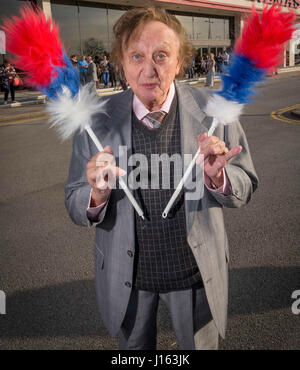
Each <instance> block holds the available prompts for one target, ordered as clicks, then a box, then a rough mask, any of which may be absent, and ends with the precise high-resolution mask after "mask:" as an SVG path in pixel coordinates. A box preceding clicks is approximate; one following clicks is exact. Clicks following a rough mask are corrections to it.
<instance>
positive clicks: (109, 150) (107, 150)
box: [103, 145, 113, 154]
mask: <svg viewBox="0 0 300 370" xmlns="http://www.w3.org/2000/svg"><path fill="white" fill-rule="evenodd" d="M103 151H104V152H105V153H109V154H113V151H112V148H111V147H110V146H109V145H106V146H105V147H104V149H103Z"/></svg>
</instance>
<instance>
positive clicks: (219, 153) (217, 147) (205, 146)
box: [198, 133, 242, 188]
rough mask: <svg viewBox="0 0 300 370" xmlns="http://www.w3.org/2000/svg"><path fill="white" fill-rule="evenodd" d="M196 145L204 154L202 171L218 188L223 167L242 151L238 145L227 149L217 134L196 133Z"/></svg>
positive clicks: (221, 180)
mask: <svg viewBox="0 0 300 370" xmlns="http://www.w3.org/2000/svg"><path fill="white" fill-rule="evenodd" d="M198 146H199V147H200V149H201V154H203V155H204V173H205V174H206V176H208V177H209V178H210V181H211V182H212V183H213V184H214V185H215V186H216V187H217V188H219V187H220V186H222V185H223V169H224V167H225V166H226V165H227V163H228V162H229V161H230V159H232V158H233V157H236V156H237V155H239V154H240V152H241V151H242V147H241V146H240V145H238V146H235V147H234V148H232V149H231V150H229V149H228V148H227V147H226V145H225V143H224V141H222V140H220V139H219V138H218V137H217V136H210V137H208V136H207V133H204V134H201V135H198Z"/></svg>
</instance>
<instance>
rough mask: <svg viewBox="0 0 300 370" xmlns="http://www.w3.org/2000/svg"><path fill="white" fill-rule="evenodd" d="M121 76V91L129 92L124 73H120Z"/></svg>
mask: <svg viewBox="0 0 300 370" xmlns="http://www.w3.org/2000/svg"><path fill="white" fill-rule="evenodd" d="M118 75H119V81H120V90H121V89H122V90H123V91H125V90H127V88H128V87H127V81H126V78H125V77H124V75H123V73H122V71H119V72H118Z"/></svg>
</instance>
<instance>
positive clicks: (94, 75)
mask: <svg viewBox="0 0 300 370" xmlns="http://www.w3.org/2000/svg"><path fill="white" fill-rule="evenodd" d="M70 60H71V63H72V64H73V66H74V67H76V68H78V70H79V77H80V83H81V84H82V85H85V84H86V83H91V82H93V83H94V84H95V88H96V89H98V88H100V86H101V85H102V84H103V85H104V88H109V87H111V88H113V89H114V90H118V89H122V90H127V83H126V81H125V79H124V77H123V76H122V74H121V73H118V71H116V68H115V65H114V62H113V61H111V60H110V59H109V55H106V54H104V55H103V57H102V59H100V57H99V56H95V57H94V58H92V57H91V56H88V57H87V58H86V57H85V56H84V55H82V56H81V57H80V58H79V60H78V58H77V56H76V55H71V57H70ZM117 80H119V84H120V87H119V88H118V87H117Z"/></svg>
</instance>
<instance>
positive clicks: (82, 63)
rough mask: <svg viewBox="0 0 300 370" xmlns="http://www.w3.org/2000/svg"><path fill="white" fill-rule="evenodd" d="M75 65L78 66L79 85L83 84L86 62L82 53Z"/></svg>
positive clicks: (86, 67)
mask: <svg viewBox="0 0 300 370" xmlns="http://www.w3.org/2000/svg"><path fill="white" fill-rule="evenodd" d="M77 66H78V68H79V78H80V83H81V85H84V84H85V75H86V71H87V69H88V62H87V61H86V60H85V56H84V55H82V56H81V57H80V60H79V61H78V63H77Z"/></svg>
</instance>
